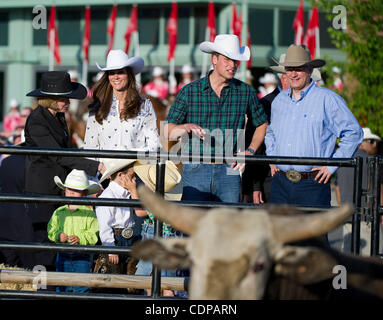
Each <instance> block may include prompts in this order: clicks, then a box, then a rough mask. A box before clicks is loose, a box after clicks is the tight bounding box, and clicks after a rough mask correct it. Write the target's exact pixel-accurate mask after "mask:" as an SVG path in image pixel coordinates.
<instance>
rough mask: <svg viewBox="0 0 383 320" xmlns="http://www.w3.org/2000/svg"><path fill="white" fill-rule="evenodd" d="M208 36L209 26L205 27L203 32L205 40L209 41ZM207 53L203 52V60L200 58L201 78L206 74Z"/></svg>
mask: <svg viewBox="0 0 383 320" xmlns="http://www.w3.org/2000/svg"><path fill="white" fill-rule="evenodd" d="M209 38H210V30H209V28H206V32H205V41H209ZM207 58H208V55H207V54H203V60H202V68H201V78H203V77H204V76H205V75H206V72H207Z"/></svg>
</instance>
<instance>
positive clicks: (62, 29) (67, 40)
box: [56, 8, 84, 45]
mask: <svg viewBox="0 0 383 320" xmlns="http://www.w3.org/2000/svg"><path fill="white" fill-rule="evenodd" d="M83 11H84V10H83V9H80V8H78V9H66V8H65V9H64V8H58V9H56V12H57V19H58V35H59V39H60V45H79V44H81V42H82V36H83V30H82V29H81V28H80V22H81V18H83V16H84V14H83Z"/></svg>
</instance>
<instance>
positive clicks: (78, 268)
mask: <svg viewBox="0 0 383 320" xmlns="http://www.w3.org/2000/svg"><path fill="white" fill-rule="evenodd" d="M92 263H93V254H78V253H65V252H59V253H58V254H57V259H56V271H58V272H78V273H90V272H91V268H92ZM56 291H57V292H88V291H89V287H79V286H74V287H71V286H58V287H56Z"/></svg>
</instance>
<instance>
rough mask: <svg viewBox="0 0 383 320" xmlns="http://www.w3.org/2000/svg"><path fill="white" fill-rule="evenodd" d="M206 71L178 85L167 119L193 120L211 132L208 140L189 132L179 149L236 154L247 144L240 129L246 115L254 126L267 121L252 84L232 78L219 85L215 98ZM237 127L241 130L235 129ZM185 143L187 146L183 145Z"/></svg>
mask: <svg viewBox="0 0 383 320" xmlns="http://www.w3.org/2000/svg"><path fill="white" fill-rule="evenodd" d="M209 75H210V73H209ZM209 75H207V76H206V77H204V78H202V79H199V80H196V81H194V82H192V83H190V84H188V85H186V86H184V87H183V88H182V89H181V91H180V92H179V93H178V95H177V98H176V100H175V102H174V104H173V105H172V106H171V108H170V110H169V113H168V116H167V118H166V121H167V122H168V123H174V124H183V123H194V124H197V125H199V126H201V127H202V128H204V129H205V130H206V131H207V132H209V133H210V135H211V143H210V142H209V140H210V139H205V140H204V141H202V140H200V139H199V138H198V137H196V136H194V135H193V137H191V135H189V139H186V142H185V137H183V138H182V145H181V150H182V151H185V150H189V151H192V150H200V152H203V153H205V154H206V153H207V152H210V153H211V154H214V153H215V152H216V154H226V155H229V154H228V153H229V152H230V153H232V154H235V153H236V152H238V151H244V148H246V147H247V146H245V145H244V144H245V136H244V130H243V129H244V128H245V123H246V115H247V116H248V119H249V121H252V123H253V125H254V126H255V127H258V126H259V125H261V124H263V123H265V122H266V121H267V116H266V114H265V112H264V110H263V107H262V105H261V104H260V103H259V101H258V98H257V93H256V91H255V90H254V88H253V87H252V86H250V85H248V84H247V83H244V82H242V81H240V80H238V79H235V78H234V79H231V80H230V81H229V85H228V86H226V87H224V88H223V89H222V91H221V97H220V98H218V96H217V94H216V93H215V92H214V90H213V89H212V87H211V85H210V81H209ZM217 129H219V130H217ZM240 129H242V130H241V131H237V130H240ZM230 130H231V131H230ZM231 132H232V134H231ZM190 137H191V143H190ZM239 139H241V140H239ZM186 147H188V148H189V149H185V148H186ZM239 149H241V150H239ZM225 150H226V152H225Z"/></svg>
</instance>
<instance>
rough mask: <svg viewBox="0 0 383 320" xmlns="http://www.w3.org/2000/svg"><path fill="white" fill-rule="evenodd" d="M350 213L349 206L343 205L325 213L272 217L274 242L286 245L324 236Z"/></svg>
mask: <svg viewBox="0 0 383 320" xmlns="http://www.w3.org/2000/svg"><path fill="white" fill-rule="evenodd" d="M352 212H353V208H352V207H351V206H350V205H343V206H341V207H339V208H335V209H331V210H328V211H327V212H325V213H314V214H301V215H297V216H290V217H287V216H276V215H274V216H270V219H271V222H272V225H273V231H274V236H275V238H276V240H277V241H279V242H282V243H287V242H293V241H299V240H305V239H309V238H313V237H318V236H321V235H324V234H326V233H327V232H329V231H330V230H332V229H334V228H336V227H337V226H339V225H340V224H341V223H342V222H344V221H345V220H346V219H347V218H348V217H349V216H350V215H351V213H352Z"/></svg>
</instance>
